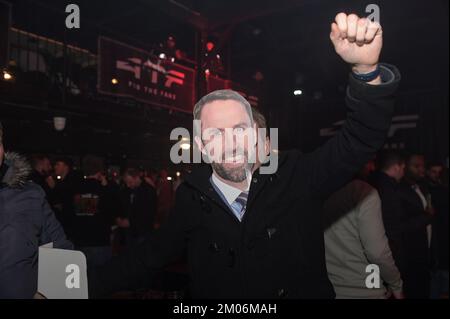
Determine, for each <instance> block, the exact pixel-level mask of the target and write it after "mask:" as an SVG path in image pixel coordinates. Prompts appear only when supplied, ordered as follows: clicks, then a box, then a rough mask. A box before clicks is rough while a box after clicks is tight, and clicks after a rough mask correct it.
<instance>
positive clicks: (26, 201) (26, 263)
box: [0, 123, 73, 299]
mask: <svg viewBox="0 0 450 319" xmlns="http://www.w3.org/2000/svg"><path fill="white" fill-rule="evenodd" d="M30 172H31V167H30V166H29V164H28V163H27V162H26V161H25V159H24V158H22V157H21V156H20V155H18V154H16V153H5V151H4V148H3V128H2V125H1V123H0V299H5V298H8V299H10V298H18V299H24V298H33V297H34V295H35V294H36V293H37V281H38V252H39V246H41V245H44V244H47V243H53V247H55V248H60V249H72V248H73V245H72V243H71V242H70V241H68V240H67V238H66V235H65V234H64V230H63V228H62V227H61V225H60V223H59V222H58V221H57V219H56V218H55V215H54V213H53V211H52V210H51V208H50V206H49V204H48V203H47V201H46V199H45V193H44V192H43V190H42V189H41V188H40V187H38V186H37V185H36V184H35V183H33V182H31V181H30V180H29V174H30Z"/></svg>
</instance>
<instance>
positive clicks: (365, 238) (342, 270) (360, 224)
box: [323, 180, 404, 299]
mask: <svg viewBox="0 0 450 319" xmlns="http://www.w3.org/2000/svg"><path fill="white" fill-rule="evenodd" d="M323 221H324V226H325V227H324V228H325V233H324V237H325V256H326V263H327V270H328V277H329V278H330V280H331V283H332V284H333V287H334V291H335V293H336V298H337V299H353V298H357V299H384V298H387V296H388V295H389V294H390V293H392V295H393V296H394V298H396V299H403V298H404V296H403V288H402V286H403V283H402V279H401V275H400V272H399V270H398V268H397V266H396V265H395V261H394V258H393V257H392V252H391V249H390V247H389V242H388V239H387V237H386V233H385V229H384V225H383V217H382V213H381V200H380V197H379V196H378V193H377V191H376V189H375V188H373V187H372V186H370V185H369V184H368V183H366V182H363V181H361V180H353V181H352V182H350V183H349V184H347V185H346V186H345V187H343V188H342V189H340V190H339V191H337V192H336V193H334V194H333V195H332V196H331V197H330V198H329V199H328V200H327V201H326V202H325V205H324V211H323ZM369 265H376V266H377V267H379V270H380V272H379V274H380V279H381V280H382V282H381V283H380V285H379V287H369V286H367V281H366V279H367V276H368V275H369V273H368V272H367V267H368V266H369ZM383 283H384V284H385V285H386V286H387V288H388V289H389V291H387V290H386V288H385V286H384V285H383Z"/></svg>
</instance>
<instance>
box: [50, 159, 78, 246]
mask: <svg viewBox="0 0 450 319" xmlns="http://www.w3.org/2000/svg"><path fill="white" fill-rule="evenodd" d="M72 167H73V162H72V160H71V159H70V158H68V157H59V158H57V159H56V160H55V163H54V165H53V173H54V174H53V176H51V177H50V178H48V184H49V186H50V188H51V189H52V197H51V202H50V204H51V205H52V208H53V210H54V211H55V215H56V218H58V220H59V222H60V223H61V225H62V226H63V228H64V230H65V232H66V234H67V236H68V237H69V238H72V235H73V218H74V206H73V204H74V201H73V198H74V196H75V193H76V192H77V190H78V188H79V186H80V182H81V179H80V177H79V176H78V175H77V174H75V173H74V172H73V170H72Z"/></svg>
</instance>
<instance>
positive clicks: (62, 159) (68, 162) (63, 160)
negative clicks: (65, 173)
mask: <svg viewBox="0 0 450 319" xmlns="http://www.w3.org/2000/svg"><path fill="white" fill-rule="evenodd" d="M54 162H55V163H57V162H61V163H64V164H66V166H67V167H69V168H70V169H72V168H73V160H72V159H71V158H69V157H66V156H60V157H57V158H55V161H54Z"/></svg>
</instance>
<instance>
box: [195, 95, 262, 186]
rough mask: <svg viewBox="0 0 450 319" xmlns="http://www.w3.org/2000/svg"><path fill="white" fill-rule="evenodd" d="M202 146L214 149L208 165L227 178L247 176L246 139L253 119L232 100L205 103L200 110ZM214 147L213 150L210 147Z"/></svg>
mask: <svg viewBox="0 0 450 319" xmlns="http://www.w3.org/2000/svg"><path fill="white" fill-rule="evenodd" d="M200 120H201V125H202V139H203V141H202V143H203V145H201V146H199V147H200V149H202V147H203V148H204V149H205V150H206V151H207V152H208V153H214V156H213V157H214V159H213V160H212V163H211V166H212V168H213V170H214V172H215V173H216V174H217V175H218V176H219V177H221V178H222V179H224V180H226V181H230V182H232V183H241V182H243V181H245V180H246V178H247V172H249V171H250V169H251V167H252V166H253V165H252V164H249V141H248V138H246V134H248V130H249V129H251V128H252V120H251V119H250V115H249V114H248V113H247V111H246V108H245V107H244V106H243V105H242V104H241V103H239V102H237V101H234V100H219V101H213V102H211V103H208V104H206V105H205V106H204V107H203V110H202V112H201V117H200ZM212 150H213V151H212Z"/></svg>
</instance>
